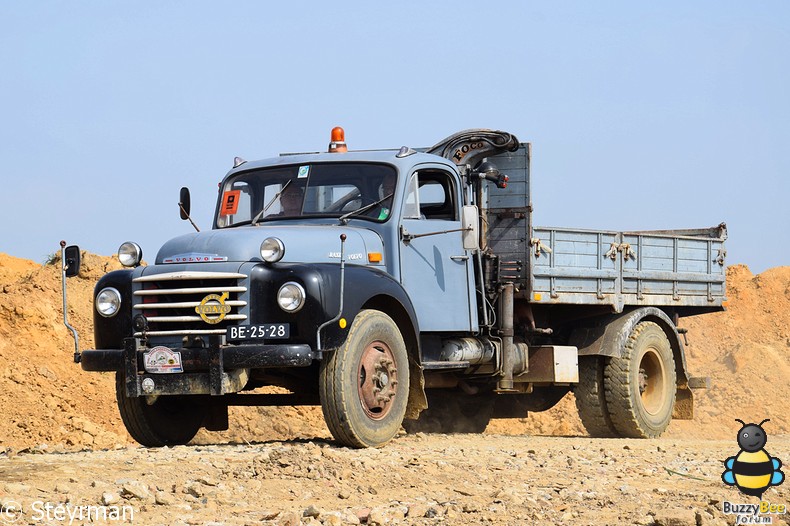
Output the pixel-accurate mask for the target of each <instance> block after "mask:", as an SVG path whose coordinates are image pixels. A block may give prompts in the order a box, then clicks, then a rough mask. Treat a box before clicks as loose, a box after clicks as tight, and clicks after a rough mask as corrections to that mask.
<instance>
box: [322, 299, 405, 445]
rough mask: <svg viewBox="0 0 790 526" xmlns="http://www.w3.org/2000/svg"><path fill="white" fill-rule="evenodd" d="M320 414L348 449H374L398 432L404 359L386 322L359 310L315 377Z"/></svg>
mask: <svg viewBox="0 0 790 526" xmlns="http://www.w3.org/2000/svg"><path fill="white" fill-rule="evenodd" d="M318 387H319V394H320V397H321V410H322V411H323V413H324V420H325V421H326V425H327V427H328V428H329V431H331V433H332V436H334V437H335V439H336V440H337V441H338V442H340V443H341V444H343V445H346V446H350V447H358V448H362V447H378V446H381V445H384V444H386V443H387V442H389V441H390V440H391V439H392V438H393V437H394V436H395V435H396V434H397V433H398V430H399V429H400V426H401V423H402V422H403V415H404V414H405V413H406V404H407V402H408V397H409V358H408V355H407V353H406V345H405V344H404V342H403V337H402V336H401V334H400V331H399V330H398V326H397V325H395V322H393V321H392V319H391V318H390V317H389V316H387V315H386V314H384V313H383V312H381V311H377V310H363V311H361V312H360V313H359V314H358V315H357V316H356V318H355V319H354V322H353V323H352V324H351V329H350V330H349V331H348V337H347V338H346V341H345V342H344V343H343V345H342V346H341V347H340V348H339V349H337V350H336V351H333V352H330V353H326V354H325V355H324V360H323V361H322V362H321V371H320V374H319V378H318Z"/></svg>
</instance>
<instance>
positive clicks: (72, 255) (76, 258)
mask: <svg viewBox="0 0 790 526" xmlns="http://www.w3.org/2000/svg"><path fill="white" fill-rule="evenodd" d="M63 260H64V263H65V265H66V267H65V272H66V277H67V278H73V277H74V276H79V274H80V247H78V246H77V245H71V246H68V247H66V248H64V249H63Z"/></svg>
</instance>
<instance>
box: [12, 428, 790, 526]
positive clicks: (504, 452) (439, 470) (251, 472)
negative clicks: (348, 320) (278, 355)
mask: <svg viewBox="0 0 790 526" xmlns="http://www.w3.org/2000/svg"><path fill="white" fill-rule="evenodd" d="M766 449H767V451H768V452H769V453H770V454H771V455H772V456H774V457H778V458H780V459H784V460H785V461H786V462H790V460H788V459H790V436H776V437H775V436H769V440H768V444H767V446H766ZM737 453H738V446H737V443H736V442H735V440H734V438H733V440H730V441H722V440H718V441H704V440H678V439H657V440H625V439H589V438H583V437H570V438H568V437H534V436H499V435H423V434H416V435H408V436H405V435H404V436H400V437H398V438H397V439H396V440H394V441H393V442H391V443H390V444H388V445H387V446H385V447H383V448H381V449H366V450H354V449H348V448H343V447H338V446H337V445H335V444H334V443H332V442H327V441H323V440H318V439H316V440H313V441H307V440H300V441H270V442H262V443H255V444H249V445H213V446H180V447H174V448H162V449H144V448H139V447H123V448H119V449H115V450H105V451H83V452H78V453H51V452H46V449H42V448H38V449H35V450H30V451H27V452H22V453H18V454H13V455H11V456H0V506H2V511H0V524H2V522H3V521H6V522H9V521H10V520H11V519H16V524H31V525H32V524H36V525H38V524H90V523H91V522H90V521H91V519H92V520H94V521H95V522H98V523H104V522H106V523H115V524H118V523H128V524H143V525H158V524H161V525H167V526H171V525H215V526H219V525H252V524H255V525H260V524H276V525H299V524H326V525H339V524H360V523H361V524H379V525H384V524H506V525H510V524H574V525H575V524H594V525H603V524H642V525H650V524H659V525H662V524H663V525H717V524H722V525H723V524H735V523H736V520H737V517H736V515H733V514H725V513H724V512H723V508H724V503H725V502H731V503H752V504H755V503H758V500H757V499H756V498H754V497H747V496H745V495H742V494H740V493H739V492H738V490H737V489H735V488H730V487H727V486H725V485H724V484H723V482H722V481H721V478H720V477H721V472H722V470H723V464H722V462H723V460H724V459H726V458H727V457H729V456H733V455H735V454H737ZM788 489H790V485H788V484H783V485H780V486H778V487H774V488H770V489H768V490H767V491H766V493H765V494H764V495H763V500H764V501H767V502H770V503H772V504H788V501H789V499H788V493H789V492H788ZM88 506H92V508H88ZM20 509H21V513H17V511H18V510H20ZM97 513H98V514H99V518H98V520H97V517H96V516H97ZM102 513H106V514H107V515H106V518H107V520H106V521H105V520H104V515H101V514H102ZM124 513H125V515H126V516H125V520H124V517H123V514H124ZM115 514H117V520H116V515H115ZM763 517H767V518H771V519H772V520H773V524H787V523H790V518H789V517H788V515H787V514H773V515H763V516H761V518H763Z"/></svg>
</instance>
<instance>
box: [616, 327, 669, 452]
mask: <svg viewBox="0 0 790 526" xmlns="http://www.w3.org/2000/svg"><path fill="white" fill-rule="evenodd" d="M675 379H676V373H675V360H674V358H673V356H672V347H671V346H670V344H669V340H668V339H667V336H666V334H665V333H664V331H663V330H662V329H661V327H659V326H658V325H657V324H655V323H653V322H650V321H643V322H641V323H639V324H638V325H637V326H636V327H635V328H634V330H633V331H631V334H630V335H629V337H628V341H627V342H626V344H625V348H624V349H623V353H622V355H621V356H620V357H613V358H611V359H610V360H609V362H608V363H607V365H606V367H605V370H604V385H605V388H606V405H607V407H608V409H609V415H610V417H611V421H612V424H613V425H614V427H615V429H616V430H617V431H618V434H619V435H620V436H624V437H633V438H655V437H658V436H659V435H661V433H663V432H664V430H666V428H667V426H669V422H670V421H671V420H672V411H673V409H674V407H675V393H676V390H677V386H676V382H675Z"/></svg>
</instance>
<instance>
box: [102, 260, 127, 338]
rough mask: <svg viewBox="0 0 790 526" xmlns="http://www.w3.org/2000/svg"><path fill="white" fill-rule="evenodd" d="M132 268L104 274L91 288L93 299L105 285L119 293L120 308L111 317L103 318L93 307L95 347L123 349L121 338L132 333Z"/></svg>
mask: <svg viewBox="0 0 790 526" xmlns="http://www.w3.org/2000/svg"><path fill="white" fill-rule="evenodd" d="M132 272H133V270H132V269H123V270H114V271H112V272H109V273H108V274H105V275H104V276H102V277H101V279H99V281H98V283H96V287H95V288H94V289H93V301H94V303H95V301H96V296H97V295H98V294H99V292H100V291H101V290H102V289H103V288H105V287H113V288H115V289H117V290H118V292H120V293H121V308H120V309H119V310H118V312H117V313H116V314H115V316H113V317H112V318H105V317H104V316H102V315H101V314H99V313H98V312H97V311H96V308H95V305H94V308H93V337H94V341H95V343H96V348H97V349H123V339H124V338H128V337H129V336H131V335H132V299H133V298H132Z"/></svg>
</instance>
